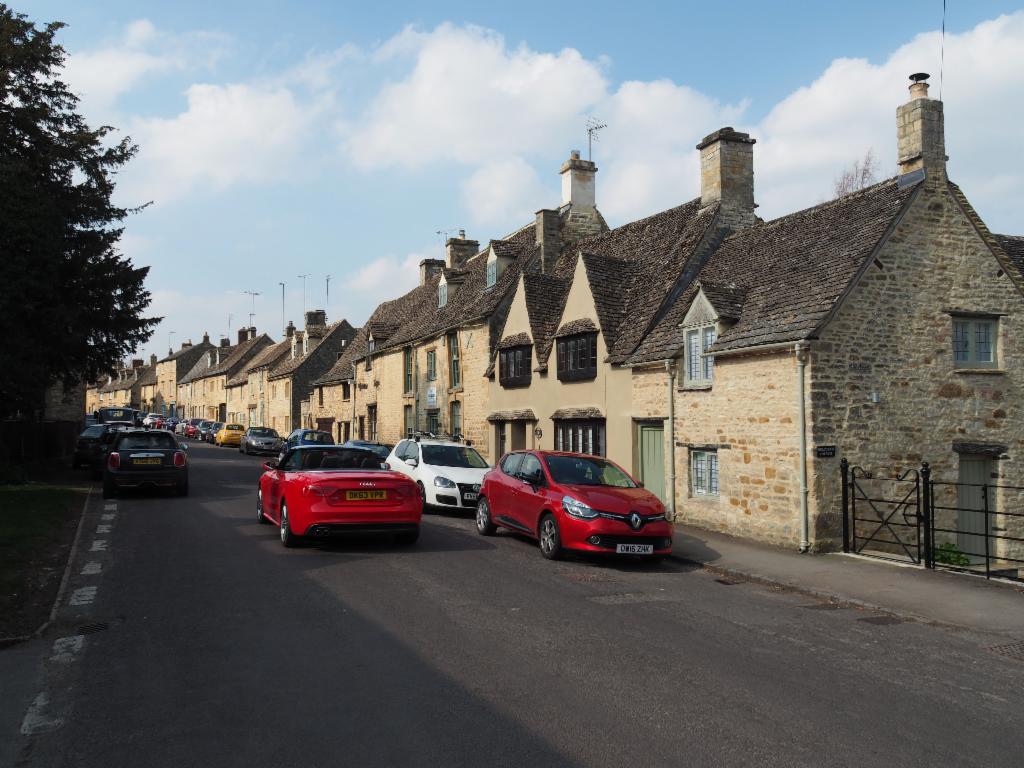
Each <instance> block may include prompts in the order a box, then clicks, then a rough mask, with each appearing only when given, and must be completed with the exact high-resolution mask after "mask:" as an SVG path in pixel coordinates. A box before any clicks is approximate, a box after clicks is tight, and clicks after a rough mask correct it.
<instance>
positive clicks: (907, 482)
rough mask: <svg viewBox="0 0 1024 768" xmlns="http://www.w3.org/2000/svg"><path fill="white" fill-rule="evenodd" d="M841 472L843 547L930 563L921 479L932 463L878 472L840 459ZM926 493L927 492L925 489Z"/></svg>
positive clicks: (893, 557)
mask: <svg viewBox="0 0 1024 768" xmlns="http://www.w3.org/2000/svg"><path fill="white" fill-rule="evenodd" d="M840 467H841V469H842V472H843V551H844V552H855V553H857V554H861V555H870V556H872V557H879V558H882V559H886V560H900V561H903V562H907V561H909V562H911V563H914V564H918V563H921V562H925V564H926V565H930V558H929V557H928V552H929V546H928V544H929V537H928V535H927V527H926V526H925V525H924V520H925V515H924V514H923V512H924V510H923V508H922V507H923V506H924V505H922V492H921V490H922V483H925V484H927V482H928V474H929V473H928V465H927V464H925V465H923V466H922V467H921V470H920V471H918V470H916V469H908V470H907V471H905V472H903V473H902V474H900V475H896V476H877V477H876V476H875V475H874V474H872V473H871V472H868V471H866V470H864V469H863V468H861V467H851V466H850V465H849V462H848V461H847V460H846V459H843V460H842V462H840ZM924 495H925V496H927V494H924Z"/></svg>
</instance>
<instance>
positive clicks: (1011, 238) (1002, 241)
mask: <svg viewBox="0 0 1024 768" xmlns="http://www.w3.org/2000/svg"><path fill="white" fill-rule="evenodd" d="M993 237H995V239H996V242H997V243H999V245H1000V247H1002V249H1003V250H1004V251H1005V252H1006V255H1007V256H1009V257H1010V261H1012V262H1013V263H1014V264H1016V265H1017V269H1019V270H1020V271H1021V272H1024V237H1022V236H1020V235H993Z"/></svg>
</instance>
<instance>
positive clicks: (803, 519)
mask: <svg viewBox="0 0 1024 768" xmlns="http://www.w3.org/2000/svg"><path fill="white" fill-rule="evenodd" d="M793 351H794V352H795V353H796V380H797V398H798V400H797V413H798V414H799V416H798V418H799V422H800V424H799V430H800V433H799V434H800V551H801V552H806V551H807V550H809V549H810V548H811V542H810V540H809V538H808V512H807V406H806V404H805V403H804V368H806V367H807V344H805V343H804V342H802V341H798V342H797V343H796V344H795V345H794V346H793Z"/></svg>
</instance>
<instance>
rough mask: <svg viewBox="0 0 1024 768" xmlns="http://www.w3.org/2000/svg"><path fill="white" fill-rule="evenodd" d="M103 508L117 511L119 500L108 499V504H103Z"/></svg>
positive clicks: (108, 510)
mask: <svg viewBox="0 0 1024 768" xmlns="http://www.w3.org/2000/svg"><path fill="white" fill-rule="evenodd" d="M103 509H105V510H106V511H107V512H116V511H117V502H116V501H108V502H107V503H106V504H104V505H103Z"/></svg>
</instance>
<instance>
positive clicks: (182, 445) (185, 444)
mask: <svg viewBox="0 0 1024 768" xmlns="http://www.w3.org/2000/svg"><path fill="white" fill-rule="evenodd" d="M178 447H179V448H181V450H183V451H187V450H188V443H179V444H178Z"/></svg>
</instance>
